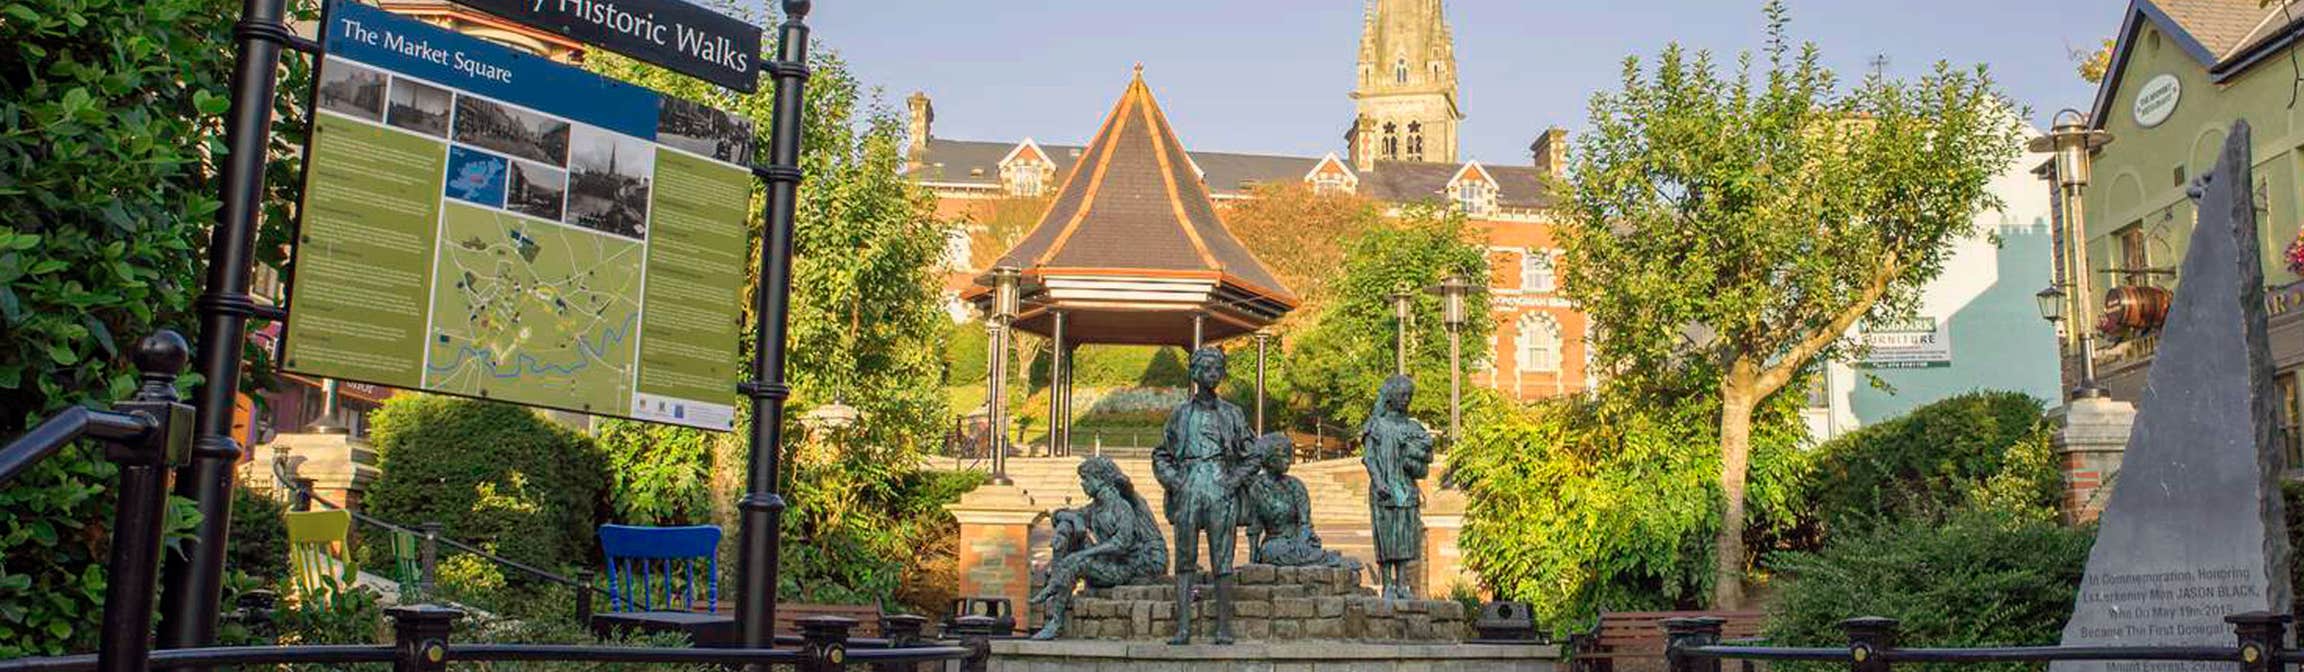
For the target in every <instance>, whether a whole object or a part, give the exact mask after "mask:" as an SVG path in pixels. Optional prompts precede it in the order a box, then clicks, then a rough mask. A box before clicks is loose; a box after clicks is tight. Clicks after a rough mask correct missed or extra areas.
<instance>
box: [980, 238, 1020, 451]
mask: <svg viewBox="0 0 2304 672" xmlns="http://www.w3.org/2000/svg"><path fill="white" fill-rule="evenodd" d="M1023 275H1024V272H1023V269H1019V268H1017V267H1015V266H1010V265H1006V264H1002V265H1000V266H997V267H994V268H993V269H992V339H991V340H992V362H991V364H992V372H991V375H989V376H986V377H985V380H986V381H987V382H988V383H990V385H991V388H992V389H991V390H990V392H989V393H988V394H986V395H985V399H986V401H985V402H984V403H985V404H986V408H987V413H988V415H987V417H986V418H985V420H986V422H987V423H988V429H989V430H990V431H988V432H985V433H986V434H987V435H988V436H990V437H991V441H992V482H993V483H995V484H999V485H1009V484H1011V483H1012V482H1011V481H1009V480H1008V432H1007V428H1008V408H1007V402H1008V400H1007V397H1008V356H1009V349H1010V341H1009V338H1010V332H1011V331H1012V330H1013V329H1014V326H1015V322H1016V314H1017V313H1018V312H1020V311H1021V309H1022V303H1023V301H1022V296H1021V294H1022V290H1021V289H1020V288H1019V287H1017V284H1018V283H1019V282H1020V281H1021V280H1022V278H1023Z"/></svg>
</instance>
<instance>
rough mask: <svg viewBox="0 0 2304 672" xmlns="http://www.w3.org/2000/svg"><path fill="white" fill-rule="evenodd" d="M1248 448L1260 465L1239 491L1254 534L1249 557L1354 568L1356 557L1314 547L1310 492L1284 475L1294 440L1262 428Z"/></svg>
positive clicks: (1289, 563)
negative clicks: (1243, 499)
mask: <svg viewBox="0 0 2304 672" xmlns="http://www.w3.org/2000/svg"><path fill="white" fill-rule="evenodd" d="M1252 454H1253V455H1254V456H1255V457H1256V458H1257V460H1258V462H1259V464H1260V465H1261V466H1262V467H1263V468H1262V469H1260V470H1258V471H1257V472H1256V475H1255V476H1253V477H1250V478H1249V479H1248V484H1247V486H1246V487H1245V488H1243V493H1242V494H1244V495H1246V499H1245V501H1243V502H1242V506H1243V507H1244V508H1245V510H1246V513H1247V514H1248V515H1247V523H1248V528H1249V532H1248V538H1249V539H1252V540H1256V541H1255V542H1253V545H1252V546H1251V547H1250V550H1249V556H1250V560H1251V561H1253V562H1258V563H1262V564H1267V565H1279V566H1282V567H1351V568H1354V569H1358V568H1359V567H1360V561H1358V560H1354V559H1351V558H1347V557H1344V555H1343V554H1340V553H1337V552H1335V551H1331V550H1326V549H1323V548H1321V547H1320V535H1319V534H1318V533H1316V532H1313V530H1312V498H1311V496H1310V495H1308V494H1306V492H1305V489H1304V481H1303V479H1299V478H1296V477H1294V476H1290V475H1288V467H1289V466H1290V465H1293V464H1295V463H1296V446H1295V445H1294V444H1292V443H1290V442H1289V441H1288V435H1286V434H1282V433H1279V432H1272V433H1270V434H1265V435H1264V436H1263V437H1260V438H1258V439H1257V440H1256V444H1255V448H1254V450H1253V453H1252Z"/></svg>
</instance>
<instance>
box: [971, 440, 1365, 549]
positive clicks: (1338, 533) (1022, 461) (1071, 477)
mask: <svg viewBox="0 0 2304 672" xmlns="http://www.w3.org/2000/svg"><path fill="white" fill-rule="evenodd" d="M1106 456H1107V457H1112V458H1113V462H1114V463H1115V464H1118V465H1119V466H1120V470H1121V471H1122V472H1123V473H1126V474H1127V475H1128V480H1130V481H1132V482H1134V483H1135V484H1136V489H1137V492H1138V493H1139V494H1141V495H1143V496H1144V501H1145V503H1147V504H1150V505H1151V506H1152V508H1153V512H1152V514H1153V515H1154V516H1158V515H1161V512H1160V502H1161V496H1162V491H1161V489H1160V482H1159V481H1157V480H1155V479H1153V478H1152V461H1151V459H1150V458H1148V457H1133V456H1128V457H1122V456H1115V455H1111V454H1109V453H1107V455H1106ZM1081 459H1083V458H1081V457H1035V458H1010V459H1009V460H1008V478H1009V480H1011V481H1014V482H1015V483H1016V486H1017V487H1019V488H1023V489H1024V491H1025V492H1026V493H1028V494H1030V495H1031V496H1032V500H1033V503H1034V504H1036V505H1038V506H1040V507H1041V508H1044V509H1048V510H1055V509H1059V508H1065V507H1073V506H1080V505H1082V504H1085V503H1087V501H1088V495H1087V493H1086V492H1084V491H1083V490H1081V488H1080V476H1079V471H1078V469H1079V467H1080V461H1081ZM930 466H931V468H949V466H950V464H949V463H945V464H942V465H933V464H932V465H930ZM1289 474H1291V475H1293V476H1295V477H1297V478H1300V479H1303V481H1304V488H1305V490H1306V494H1307V495H1309V496H1310V498H1311V500H1312V528H1313V530H1314V531H1315V532H1317V533H1319V535H1320V540H1321V542H1322V545H1324V546H1326V547H1327V548H1328V549H1330V550H1334V551H1337V552H1340V553H1343V554H1344V555H1347V556H1350V557H1353V558H1358V559H1359V560H1360V562H1361V564H1362V565H1365V566H1370V567H1373V566H1374V565H1375V557H1376V538H1375V534H1374V533H1373V532H1372V531H1370V530H1369V524H1370V523H1369V516H1368V474H1367V472H1366V471H1364V470H1363V468H1362V467H1361V466H1360V459H1359V458H1357V457H1345V458H1338V459H1332V460H1321V461H1317V462H1300V463H1297V464H1296V466H1295V467H1293V468H1291V469H1290V470H1289ZM1161 522H1162V525H1161V534H1163V535H1165V536H1168V537H1169V540H1168V542H1169V546H1170V547H1171V548H1173V547H1174V546H1175V539H1174V534H1175V532H1174V531H1173V530H1171V529H1169V528H1168V526H1167V525H1166V521H1165V520H1163V521H1161ZM1237 548H1238V550H1236V551H1235V552H1234V554H1235V557H1234V559H1233V562H1235V563H1239V564H1245V563H1247V562H1248V550H1247V544H1246V543H1245V540H1243V542H1242V543H1241V544H1240V545H1239V546H1238V547H1237ZM1047 554H1048V539H1047V532H1046V529H1045V525H1044V524H1043V525H1042V526H1041V527H1039V528H1036V529H1035V530H1034V532H1033V535H1032V557H1033V563H1034V564H1036V565H1037V564H1040V563H1044V562H1046V561H1047ZM1365 576H1373V572H1369V573H1367V574H1365Z"/></svg>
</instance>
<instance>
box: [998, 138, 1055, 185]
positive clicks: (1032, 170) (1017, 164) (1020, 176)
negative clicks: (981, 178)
mask: <svg viewBox="0 0 2304 672" xmlns="http://www.w3.org/2000/svg"><path fill="white" fill-rule="evenodd" d="M1055 174H1056V164H1055V163H1053V162H1050V161H1049V160H1048V155H1047V153H1045V152H1042V151H1040V145H1039V144H1038V143H1035V142H1033V141H1032V139H1031V138H1025V139H1024V142H1023V143H1021V144H1018V145H1016V148H1015V149H1013V150H1009V152H1008V156H1006V157H1002V158H1001V159H1000V188H1001V190H1002V191H1006V192H1008V193H1009V194H1010V195H1014V196H1038V195H1040V194H1042V193H1045V192H1047V190H1048V181H1049V180H1050V179H1053V178H1054V176H1055Z"/></svg>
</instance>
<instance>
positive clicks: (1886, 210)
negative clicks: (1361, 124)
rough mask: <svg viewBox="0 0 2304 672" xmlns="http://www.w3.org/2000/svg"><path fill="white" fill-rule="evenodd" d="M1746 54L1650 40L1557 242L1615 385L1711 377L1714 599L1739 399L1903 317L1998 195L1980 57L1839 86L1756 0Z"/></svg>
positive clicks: (2012, 142)
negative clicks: (1759, 46) (1761, 40)
mask: <svg viewBox="0 0 2304 672" xmlns="http://www.w3.org/2000/svg"><path fill="white" fill-rule="evenodd" d="M1768 16H1769V23H1770V27H1769V31H1768V33H1769V46H1768V49H1767V51H1766V54H1765V58H1764V60H1761V61H1758V62H1756V61H1755V60H1754V59H1753V58H1752V57H1751V56H1750V55H1745V56H1743V57H1740V58H1739V59H1738V60H1737V65H1736V66H1735V71H1734V72H1729V73H1723V72H1721V68H1720V66H1719V64H1718V63H1717V62H1716V61H1715V60H1714V58H1713V57H1712V55H1711V54H1710V53H1708V52H1702V51H1698V52H1694V53H1690V52H1688V51H1687V50H1685V49H1682V48H1681V47H1680V46H1678V45H1672V46H1670V47H1667V48H1666V49H1665V50H1664V52H1663V54H1662V55H1661V56H1660V57H1658V58H1657V59H1656V61H1655V63H1654V67H1653V70H1652V71H1644V69H1643V64H1642V62H1641V61H1640V60H1639V59H1638V58H1629V59H1626V60H1625V63H1624V73H1623V87H1622V89H1621V90H1619V91H1615V92H1608V93H1601V94H1598V95H1595V96H1594V97H1593V100H1592V131H1591V132H1590V133H1589V134H1588V135H1587V136H1586V137H1585V138H1584V139H1583V142H1581V143H1579V144H1578V147H1579V149H1578V151H1577V156H1576V169H1575V171H1574V173H1573V175H1572V178H1571V185H1570V193H1569V196H1570V198H1569V199H1568V201H1567V204H1566V205H1567V213H1566V215H1567V217H1566V218H1565V219H1566V221H1564V222H1563V223H1562V226H1561V233H1562V239H1563V243H1564V245H1563V246H1564V248H1565V251H1566V263H1565V264H1564V266H1565V281H1566V282H1565V288H1566V291H1567V294H1568V295H1569V297H1571V298H1572V299H1574V300H1575V301H1576V303H1577V305H1578V306H1579V307H1580V308H1581V309H1582V310H1584V311H1585V312H1586V313H1587V314H1589V315H1590V316H1592V318H1593V319H1594V320H1595V321H1596V322H1597V323H1598V324H1600V325H1602V327H1603V328H1602V329H1601V330H1599V331H1598V333H1597V338H1595V339H1594V341H1595V342H1596V345H1597V346H1598V348H1597V357H1595V359H1596V360H1597V363H1598V364H1600V365H1601V366H1604V367H1606V368H1607V369H1608V370H1610V371H1613V372H1615V375H1616V376H1617V377H1618V378H1619V379H1620V380H1624V381H1627V382H1628V383H1629V384H1635V385H1643V384H1654V385H1659V386H1665V387H1669V386H1670V385H1664V384H1663V383H1665V382H1668V381H1677V380H1690V379H1692V380H1702V381H1707V382H1708V383H1710V388H1711V389H1710V391H1709V393H1710V394H1714V395H1716V396H1717V397H1718V399H1719V404H1718V408H1719V411H1720V414H1719V417H1718V424H1719V427H1720V432H1719V440H1720V453H1721V461H1720V474H1719V480H1720V483H1721V493H1722V496H1723V498H1724V501H1723V502H1722V507H1723V522H1724V524H1723V525H1722V526H1721V527H1720V528H1719V529H1718V532H1717V533H1716V534H1717V539H1716V540H1715V545H1716V553H1715V555H1716V557H1715V562H1716V563H1717V565H1718V566H1717V568H1716V570H1715V571H1716V572H1717V573H1718V574H1719V576H1718V577H1717V578H1716V579H1715V581H1714V598H1715V603H1716V606H1720V607H1735V606H1739V605H1740V604H1741V603H1742V602H1743V583H1742V578H1743V576H1744V574H1745V569H1746V566H1747V553H1746V551H1745V545H1744V543H1743V537H1742V535H1741V534H1740V532H1739V531H1740V530H1742V529H1743V528H1744V519H1745V517H1746V513H1745V512H1746V509H1747V508H1748V507H1749V505H1750V504H1749V502H1748V500H1747V495H1748V493H1747V488H1746V478H1747V475H1748V472H1749V471H1750V467H1751V462H1752V440H1751V437H1752V432H1753V423H1752V418H1753V411H1754V409H1755V408H1757V407H1758V406H1759V405H1760V404H1761V403H1762V402H1763V401H1764V400H1766V399H1767V398H1769V396H1770V395H1773V394H1775V393H1776V392H1778V391H1779V390H1783V389H1785V387H1786V385H1787V384H1789V383H1791V382H1793V381H1794V380H1795V379H1796V378H1797V377H1798V376H1799V374H1800V373H1801V372H1802V371H1804V370H1807V369H1808V368H1809V367H1810V365H1811V364H1812V363H1814V362H1816V361H1818V360H1822V359H1831V358H1834V357H1837V356H1840V355H1842V354H1845V353H1846V352H1847V347H1846V346H1847V345H1848V344H1847V343H1846V342H1845V339H1844V337H1845V335H1846V334H1848V333H1849V330H1850V328H1851V327H1854V326H1856V324H1857V323H1858V322H1859V321H1861V320H1864V319H1867V318H1873V319H1879V318H1894V317H1898V316H1900V315H1906V314H1909V312H1910V311H1911V309H1912V307H1913V305H1914V304H1915V302H1916V298H1917V294H1918V290H1919V288H1920V287H1921V286H1922V285H1924V284H1925V283H1926V282H1928V281H1929V280H1930V279H1933V278H1934V277H1935V276H1936V275H1937V273H1939V272H1940V271H1941V270H1942V268H1943V261H1944V257H1945V255H1946V254H1947V250H1948V249H1949V248H1948V247H1947V245H1946V243H1948V242H1950V241H1952V240H1954V239H1956V238H1957V237H1960V236H1963V235H1966V234H1968V233H1969V231H1970V227H1971V225H1972V222H1973V221H1974V218H1975V215H1976V213H1977V212H1979V211H1980V210H1983V209H1986V208H1992V207H1997V205H1998V202H1997V200H1996V199H1995V198H1994V197H1993V195H1992V193H1991V192H1990V191H1989V183H1990V180H1991V179H1992V177H1993V176H1995V175H1997V174H1999V172H2000V171H2001V169H2002V168H2004V167H2006V166H2007V165H2008V164H2009V162H2010V161H2011V160H2013V159H2014V158H2015V155H2016V153H2017V151H2018V144H2017V139H2018V137H2019V136H2018V128H2019V124H2020V122H2019V120H2018V118H2017V115H2015V114H2012V113H2011V112H2012V110H2014V106H2013V105H2012V104H2011V103H2009V102H2008V101H2007V100H2006V99H2005V97H2003V96H2002V95H2000V94H1999V93H1998V90H1997V88H1996V86H1995V85H1994V84H1993V82H1992V80H1991V78H1990V77H1989V76H1987V75H1986V74H1985V72H1984V70H1983V68H1981V67H1979V68H1976V69H1975V70H1973V71H1962V70H1955V69H1953V68H1952V67H1950V66H1949V65H1945V64H1938V65H1937V67H1936V68H1935V69H1934V70H1933V71H1932V72H1930V74H1928V75H1926V76H1924V77H1922V78H1921V79H1920V80H1919V81H1917V82H1904V81H1896V80H1889V79H1886V78H1883V77H1879V76H1874V77H1870V78H1867V79H1864V80H1863V81H1861V82H1860V83H1858V84H1857V85H1856V86H1855V87H1854V88H1852V89H1850V90H1845V91H1844V90H1842V88H1841V86H1840V81H1839V79H1838V78H1837V77H1836V76H1834V75H1833V73H1832V72H1831V71H1829V70H1826V69H1825V68H1824V67H1823V66H1822V65H1820V64H1819V60H1820V56H1819V54H1818V50H1817V49H1816V47H1815V45H1813V44H1808V45H1804V46H1801V47H1800V48H1798V49H1797V50H1795V49H1794V47H1793V46H1792V45H1791V43H1790V42H1789V38H1788V37H1787V36H1786V33H1785V26H1786V21H1787V18H1786V15H1785V11H1784V7H1783V4H1782V3H1781V2H1771V3H1770V4H1769V5H1768Z"/></svg>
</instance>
